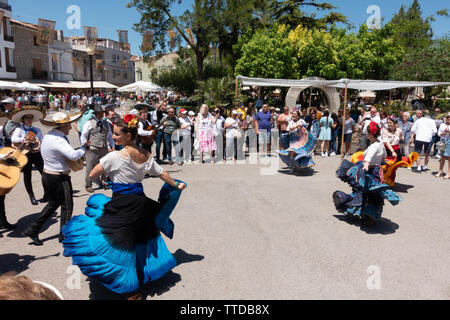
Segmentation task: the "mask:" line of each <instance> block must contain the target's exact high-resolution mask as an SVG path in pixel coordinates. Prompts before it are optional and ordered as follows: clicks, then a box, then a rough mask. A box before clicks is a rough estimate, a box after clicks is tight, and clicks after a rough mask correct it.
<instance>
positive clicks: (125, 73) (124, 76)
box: [123, 71, 128, 80]
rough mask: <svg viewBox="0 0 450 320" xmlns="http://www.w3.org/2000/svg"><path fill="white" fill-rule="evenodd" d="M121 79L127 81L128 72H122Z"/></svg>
mask: <svg viewBox="0 0 450 320" xmlns="http://www.w3.org/2000/svg"><path fill="white" fill-rule="evenodd" d="M123 78H124V79H125V80H128V72H126V71H124V72H123Z"/></svg>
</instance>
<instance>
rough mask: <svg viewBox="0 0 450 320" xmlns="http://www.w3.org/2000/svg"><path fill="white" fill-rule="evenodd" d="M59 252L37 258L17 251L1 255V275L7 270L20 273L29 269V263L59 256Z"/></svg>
mask: <svg viewBox="0 0 450 320" xmlns="http://www.w3.org/2000/svg"><path fill="white" fill-rule="evenodd" d="M58 256H59V253H55V254H52V255H49V256H44V257H39V258H36V257H35V256H30V255H26V256H21V255H18V254H16V253H7V254H1V255H0V261H1V263H0V275H1V274H4V273H6V272H15V273H17V274H20V273H22V272H24V271H25V270H27V269H28V267H29V265H30V264H31V263H33V262H34V261H38V260H45V259H48V258H51V257H58Z"/></svg>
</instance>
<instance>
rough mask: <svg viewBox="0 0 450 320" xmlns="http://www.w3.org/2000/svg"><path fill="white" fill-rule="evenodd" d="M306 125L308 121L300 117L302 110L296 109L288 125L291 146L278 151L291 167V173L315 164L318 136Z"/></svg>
mask: <svg viewBox="0 0 450 320" xmlns="http://www.w3.org/2000/svg"><path fill="white" fill-rule="evenodd" d="M306 126H307V123H306V122H305V121H304V120H303V119H300V111H298V110H294V111H293V112H292V120H291V121H290V122H289V125H288V127H287V130H288V131H289V134H290V145H289V148H288V149H287V150H281V151H279V152H278V153H279V155H280V158H281V160H282V161H283V162H284V163H285V164H286V165H288V166H289V167H290V171H289V172H290V173H294V171H295V170H297V169H303V168H310V167H313V166H314V165H315V163H314V161H313V160H312V154H313V152H314V149H315V148H316V145H317V138H316V137H315V136H314V135H313V134H311V133H309V132H308V131H307V130H306V128H305V127H306Z"/></svg>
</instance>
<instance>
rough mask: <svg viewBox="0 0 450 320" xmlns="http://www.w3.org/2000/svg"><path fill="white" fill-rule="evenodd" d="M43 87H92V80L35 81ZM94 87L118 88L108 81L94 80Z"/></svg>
mask: <svg viewBox="0 0 450 320" xmlns="http://www.w3.org/2000/svg"><path fill="white" fill-rule="evenodd" d="M33 84H35V85H39V86H41V87H43V88H50V89H90V88H91V82H90V81H41V82H33ZM94 89H117V86H115V85H113V84H111V83H109V82H106V81H94Z"/></svg>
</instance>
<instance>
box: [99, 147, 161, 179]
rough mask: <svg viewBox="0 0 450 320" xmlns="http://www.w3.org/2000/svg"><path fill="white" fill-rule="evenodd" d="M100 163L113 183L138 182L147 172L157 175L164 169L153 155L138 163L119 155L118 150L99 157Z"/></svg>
mask: <svg viewBox="0 0 450 320" xmlns="http://www.w3.org/2000/svg"><path fill="white" fill-rule="evenodd" d="M100 164H101V165H102V167H103V169H104V170H105V172H106V173H107V174H108V176H109V178H110V179H111V181H112V182H113V183H127V184H132V183H140V182H141V181H142V180H144V178H145V175H146V174H147V173H148V174H149V175H150V176H156V177H159V176H160V175H161V174H162V173H163V171H164V170H163V169H162V168H161V167H160V166H159V165H158V164H157V163H156V162H155V161H154V159H153V157H150V158H149V159H148V161H147V162H145V163H143V164H138V163H136V162H134V161H133V160H131V159H130V158H129V157H124V156H123V155H121V154H120V152H119V151H114V152H110V153H109V154H107V155H106V156H104V157H103V158H101V159H100Z"/></svg>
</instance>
